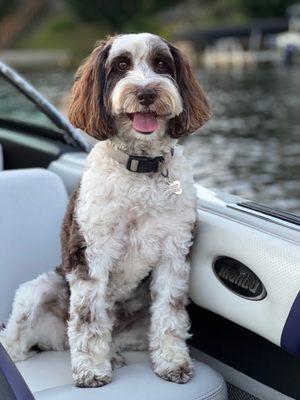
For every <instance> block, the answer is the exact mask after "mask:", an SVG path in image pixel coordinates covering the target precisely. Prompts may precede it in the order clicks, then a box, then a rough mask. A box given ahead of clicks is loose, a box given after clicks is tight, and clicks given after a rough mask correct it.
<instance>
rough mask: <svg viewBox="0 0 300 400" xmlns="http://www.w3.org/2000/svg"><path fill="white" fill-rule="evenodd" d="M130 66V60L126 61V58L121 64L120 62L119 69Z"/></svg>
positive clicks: (122, 69)
mask: <svg viewBox="0 0 300 400" xmlns="http://www.w3.org/2000/svg"><path fill="white" fill-rule="evenodd" d="M128 67H129V64H128V62H127V61H124V60H122V61H120V62H119V64H118V68H119V70H121V71H124V70H126V69H127V68H128Z"/></svg>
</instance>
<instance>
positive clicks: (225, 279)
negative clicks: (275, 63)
mask: <svg viewBox="0 0 300 400" xmlns="http://www.w3.org/2000/svg"><path fill="white" fill-rule="evenodd" d="M213 269H214V272H215V274H216V276H217V278H218V279H219V281H220V282H221V283H222V284H223V285H224V286H225V287H226V288H227V289H229V290H231V291H232V292H234V293H235V294H237V295H238V296H241V297H244V298H245V299H248V300H262V299H264V298H265V297H266V295H267V291H266V289H265V287H264V285H263V283H262V282H261V280H260V279H259V278H258V277H257V275H255V273H254V272H252V271H251V269H250V268H248V267H246V265H244V264H242V263H241V262H239V261H237V260H235V259H233V258H230V257H218V258H217V259H216V260H215V262H214V263H213Z"/></svg>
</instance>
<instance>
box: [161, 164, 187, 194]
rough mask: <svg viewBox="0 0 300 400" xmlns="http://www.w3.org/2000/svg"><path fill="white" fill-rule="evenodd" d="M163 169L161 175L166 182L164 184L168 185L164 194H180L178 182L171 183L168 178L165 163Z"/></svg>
mask: <svg viewBox="0 0 300 400" xmlns="http://www.w3.org/2000/svg"><path fill="white" fill-rule="evenodd" d="M163 167H164V170H163V171H162V172H161V175H162V177H163V178H164V180H165V181H166V183H167V184H168V185H169V189H167V190H166V192H171V193H175V194H178V195H179V194H181V193H182V191H183V190H182V187H181V185H180V181H171V179H170V178H169V170H168V168H167V166H166V164H165V163H163Z"/></svg>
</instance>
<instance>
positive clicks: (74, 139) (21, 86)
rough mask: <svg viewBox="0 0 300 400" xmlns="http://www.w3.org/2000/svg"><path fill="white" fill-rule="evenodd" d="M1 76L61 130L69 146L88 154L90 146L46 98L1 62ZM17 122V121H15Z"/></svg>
mask: <svg viewBox="0 0 300 400" xmlns="http://www.w3.org/2000/svg"><path fill="white" fill-rule="evenodd" d="M0 76H2V77H3V78H4V79H5V80H6V81H7V82H9V83H10V84H11V85H12V86H14V87H15V88H16V89H17V90H18V91H19V92H20V93H22V94H23V95H24V96H25V97H26V98H27V99H28V100H29V101H30V102H31V103H33V104H34V105H35V106H36V107H37V108H38V109H39V110H40V111H42V113H43V114H45V115H46V116H47V118H48V119H49V120H50V121H51V122H53V123H54V125H55V126H57V127H58V128H59V129H60V130H61V134H62V136H63V138H64V140H65V141H66V143H67V144H70V145H71V146H73V147H75V148H79V149H80V150H83V151H85V152H88V145H87V143H86V141H85V140H84V138H83V136H82V135H80V133H79V131H78V130H77V129H76V128H74V127H73V125H72V124H71V123H70V121H69V120H68V119H67V118H66V117H64V116H63V115H62V114H61V113H60V112H59V111H58V110H57V109H56V108H55V107H54V105H53V104H51V103H50V102H49V101H48V100H47V99H46V98H45V97H44V96H42V95H41V93H39V92H38V91H37V90H36V89H35V88H34V87H33V86H32V85H31V84H30V83H29V82H28V81H26V80H25V79H24V78H22V77H21V76H20V75H19V74H18V73H17V72H16V71H15V70H13V69H12V68H11V67H9V66H8V65H6V64H5V63H3V62H2V61H0ZM15 122H17V121H15Z"/></svg>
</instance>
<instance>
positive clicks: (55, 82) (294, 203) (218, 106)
mask: <svg viewBox="0 0 300 400" xmlns="http://www.w3.org/2000/svg"><path fill="white" fill-rule="evenodd" d="M24 75H25V76H26V77H27V78H28V79H29V80H30V81H31V82H32V83H33V85H34V86H36V88H37V89H38V90H40V91H41V92H42V93H43V94H44V95H46V97H48V98H49V99H50V100H51V101H53V102H54V103H55V104H56V105H57V104H61V100H62V98H63V97H64V96H65V94H66V92H67V91H68V90H69V89H70V87H71V84H72V73H71V72H69V71H44V72H34V73H25V74H24ZM199 79H200V81H201V82H202V84H203V86H204V88H205V90H206V92H207V93H208V97H209V99H210V103H211V104H212V107H213V110H214V117H213V119H212V120H211V121H210V122H209V123H207V125H206V126H205V127H204V128H203V129H202V130H200V132H199V133H197V134H195V135H193V136H191V137H189V138H188V139H186V140H185V142H184V146H185V148H186V154H187V155H188V156H189V157H190V159H191V162H192V165H193V168H194V173H195V179H196V181H197V182H199V183H200V184H202V185H204V186H206V187H209V188H214V189H218V190H222V191H226V192H230V193H232V194H236V195H240V196H242V197H245V198H247V199H249V200H255V201H258V202H261V203H264V204H266V205H270V206H273V207H278V208H281V209H283V210H286V211H290V212H294V213H297V214H299V215H300V69H298V68H294V69H285V68H274V69H262V70H257V69H254V70H248V71H200V72H199ZM3 95H4V93H2V97H1V87H0V111H1V108H3V102H2V106H1V100H3V99H4V97H3ZM5 103H6V104H5V106H6V107H8V105H9V104H10V106H9V109H10V110H11V112H12V110H14V109H15V108H16V100H15V96H13V95H12V96H11V97H10V98H9V94H8V93H6V94H5ZM4 108H5V107H4ZM6 111H8V110H6ZM20 112H22V107H21V106H20V107H19V108H18V113H20Z"/></svg>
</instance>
